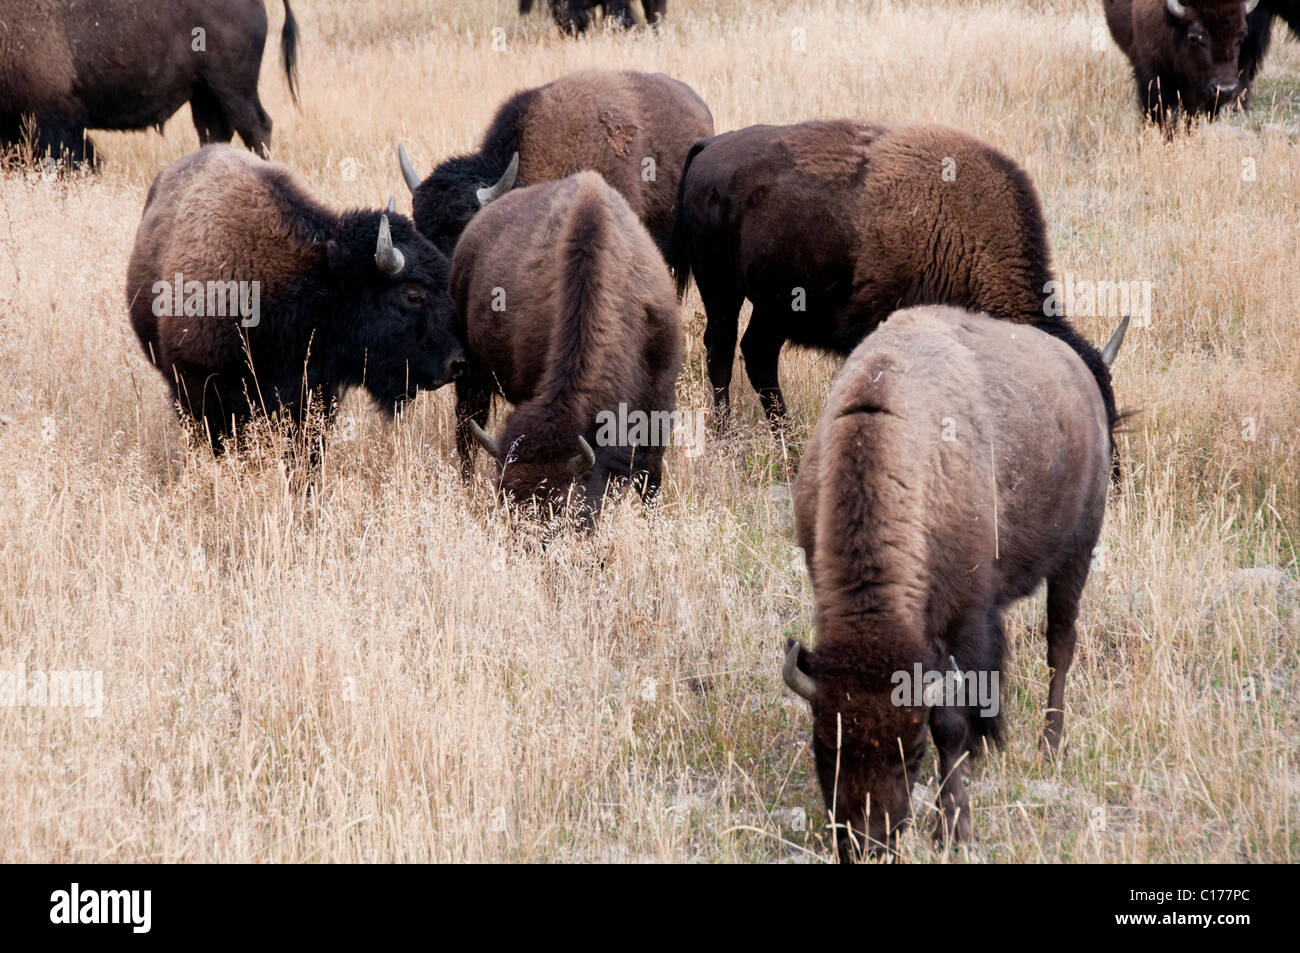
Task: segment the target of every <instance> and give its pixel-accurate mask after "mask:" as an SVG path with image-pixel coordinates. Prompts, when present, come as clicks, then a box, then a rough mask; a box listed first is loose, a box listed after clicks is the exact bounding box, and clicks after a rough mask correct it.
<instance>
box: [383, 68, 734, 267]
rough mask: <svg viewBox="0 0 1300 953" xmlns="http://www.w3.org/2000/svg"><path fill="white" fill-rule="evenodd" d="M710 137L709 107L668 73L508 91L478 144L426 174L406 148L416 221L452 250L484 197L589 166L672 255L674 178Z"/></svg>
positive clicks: (587, 73) (595, 76)
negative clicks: (417, 168)
mask: <svg viewBox="0 0 1300 953" xmlns="http://www.w3.org/2000/svg"><path fill="white" fill-rule="evenodd" d="M711 135H713V116H712V114H711V113H710V112H709V107H708V106H706V105H705V104H704V101H703V100H702V99H700V97H699V96H697V95H696V94H695V92H694V90H692V89H691V88H690V87H689V86H687V85H686V84H685V83H681V82H678V81H677V80H675V79H673V78H671V77H669V76H665V75H663V74H662V73H631V72H612V71H608V70H583V71H581V72H577V73H570V74H569V75H568V76H563V77H561V78H560V79H557V80H555V81H554V82H551V83H547V84H546V85H545V86H539V87H537V88H536V89H526V90H524V91H523V92H520V93H516V94H515V95H514V96H512V97H510V99H508V100H507V101H506V102H505V104H504V105H502V106H501V108H500V109H498V110H497V114H496V117H495V118H494V119H493V120H492V124H491V125H490V126H489V127H488V130H487V133H486V135H484V137H483V144H482V146H481V147H480V149H479V151H478V152H476V153H473V154H471V155H463V156H458V157H456V158H453V159H448V160H447V161H445V162H443V163H441V164H439V165H438V167H437V168H435V169H434V170H433V173H432V174H431V175H430V176H429V177H428V178H427V179H425V180H424V182H423V183H421V181H420V177H419V175H418V174H416V172H415V169H414V168H413V167H412V166H411V163H410V161H409V160H408V159H407V158H406V153H405V150H404V149H399V151H398V158H399V160H400V161H401V166H402V174H403V176H404V177H405V178H406V183H407V185H408V186H410V189H411V193H412V204H413V205H414V208H415V224H416V227H417V228H419V229H420V231H421V232H423V233H424V234H425V235H426V236H428V238H429V239H430V240H431V241H432V242H433V243H434V244H435V245H437V246H438V247H439V248H440V249H442V250H443V252H445V253H446V254H448V255H450V254H451V253H452V250H453V249H454V248H455V246H456V239H457V238H459V237H460V233H461V232H462V231H464V230H465V226H466V225H467V224H468V223H469V220H470V219H471V218H473V217H474V215H475V214H476V213H477V212H478V210H479V209H480V208H482V207H483V205H484V204H485V203H486V202H490V201H492V199H493V198H496V197H498V196H500V195H504V194H505V193H506V192H508V191H509V190H510V189H511V188H515V187H520V186H523V185H535V184H537V183H539V182H547V181H550V180H552V179H562V178H564V177H565V176H569V175H573V174H574V173H575V172H582V171H583V170H586V169H590V170H592V171H594V172H599V173H600V174H601V176H603V177H604V179H605V181H606V182H608V183H609V184H610V185H612V186H613V187H614V188H616V189H617V190H618V191H619V192H621V193H622V195H623V198H625V199H626V200H627V203H628V205H630V206H631V207H632V210H633V211H634V212H635V213H636V214H637V216H638V217H639V218H640V219H641V221H642V222H644V223H645V227H646V228H647V229H649V231H650V235H651V236H652V237H653V238H654V240H655V242H656V244H658V246H659V249H660V250H661V251H663V252H667V250H668V245H669V241H670V240H671V238H672V231H673V206H674V204H675V203H676V201H677V181H678V177H679V176H680V175H681V169H682V163H683V162H684V161H685V159H686V153H687V151H688V150H689V149H690V148H691V144H692V143H694V142H695V140H696V139H698V138H700V137H701V136H711Z"/></svg>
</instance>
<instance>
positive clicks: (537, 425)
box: [451, 172, 682, 520]
mask: <svg viewBox="0 0 1300 953" xmlns="http://www.w3.org/2000/svg"><path fill="white" fill-rule="evenodd" d="M451 291H452V297H453V298H454V299H455V301H456V305H457V307H458V309H459V314H460V315H461V318H462V320H463V322H464V326H463V329H462V333H463V336H464V340H465V342H466V347H467V352H468V358H469V368H468V369H467V371H466V373H465V374H464V375H462V376H461V377H460V378H458V379H457V381H456V397H457V409H456V414H457V418H458V421H459V426H458V430H457V445H458V447H459V450H460V453H461V459H462V464H463V466H464V467H465V470H466V475H467V476H468V475H469V473H470V472H471V471H472V457H471V454H472V452H473V444H472V443H471V439H472V440H476V441H477V442H478V443H480V444H481V445H482V446H483V448H484V449H485V450H487V452H488V453H489V454H491V456H492V458H493V461H494V463H495V465H496V472H497V476H498V479H499V480H500V483H501V486H502V487H503V488H504V489H505V490H507V491H509V492H510V493H511V494H512V495H513V496H514V497H515V498H516V499H517V500H519V501H520V502H523V503H532V502H537V503H543V504H557V505H558V506H560V507H570V506H571V508H572V511H575V512H578V513H582V514H585V516H586V517H587V518H588V520H589V519H590V518H591V517H592V516H593V515H594V514H595V513H597V512H598V511H599V508H600V504H601V498H602V496H603V494H604V492H605V489H606V486H607V484H608V483H609V482H610V481H611V480H615V481H620V482H621V481H623V480H631V481H634V483H635V484H637V486H636V489H637V490H638V491H639V492H641V493H642V494H643V495H645V496H647V497H649V496H652V495H653V494H654V492H655V490H656V489H657V487H658V485H659V481H660V477H661V471H662V466H663V455H664V449H665V446H666V444H667V441H668V430H667V428H668V424H669V421H670V417H671V415H672V411H673V409H674V406H675V403H676V392H675V384H676V380H677V372H678V370H679V369H680V367H681V362H682V341H681V326H680V323H679V319H678V314H677V299H676V296H675V295H674V294H673V285H672V279H671V278H670V277H669V275H668V270H667V268H666V267H665V266H664V263H663V259H662V258H661V257H660V256H659V253H658V252H657V251H656V250H655V247H654V243H653V242H652V241H651V240H650V236H649V235H648V234H646V230H645V229H644V228H643V227H642V226H641V224H640V223H639V222H638V221H637V218H636V216H635V215H634V214H633V212H632V209H631V208H630V207H629V206H628V204H627V202H626V201H625V200H624V199H623V197H622V196H621V195H620V194H619V193H618V192H616V191H615V190H614V189H612V188H610V187H609V186H608V185H607V184H606V183H605V181H604V180H603V179H601V177H600V176H599V175H597V174H595V173H593V172H582V173H579V174H578V175H575V176H571V177H569V178H566V179H561V180H559V181H556V182H547V183H543V184H541V185H535V186H532V187H531V188H527V189H520V190H518V191H515V192H512V193H510V194H509V195H507V196H505V197H504V198H502V199H500V200H498V201H496V202H494V203H492V204H491V205H490V206H488V207H487V208H486V209H484V210H483V212H482V214H480V215H479V216H477V217H476V218H475V219H474V221H473V222H472V223H470V226H469V228H468V229H466V230H465V234H464V236H463V237H462V238H461V241H460V244H459V245H457V247H456V255H455V257H454V259H453V260H452V269H451ZM494 392H498V393H501V394H503V395H504V396H505V398H506V400H508V401H510V403H512V404H514V405H515V410H514V412H513V413H511V415H510V417H509V418H508V419H507V420H506V422H505V426H504V427H502V428H501V429H500V432H499V433H498V434H497V436H496V437H491V436H489V435H488V433H487V432H486V431H485V430H484V429H483V428H484V427H485V426H486V424H487V416H488V411H489V409H490V405H491V399H492V394H493V393H494ZM602 415H615V416H618V417H620V418H621V419H626V420H636V419H639V420H641V421H642V422H643V423H645V424H647V426H644V427H641V428H639V432H634V430H633V428H627V431H626V432H625V433H619V432H617V431H616V430H615V429H614V428H608V427H602V426H600V425H599V424H600V421H599V420H598V418H599V417H601V416H602ZM570 496H572V497H574V499H572V500H570V499H569V497H570Z"/></svg>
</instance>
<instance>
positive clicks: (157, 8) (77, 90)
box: [0, 0, 297, 163]
mask: <svg viewBox="0 0 1300 953" xmlns="http://www.w3.org/2000/svg"><path fill="white" fill-rule="evenodd" d="M284 12H285V24H284V30H283V32H282V34H281V51H282V54H283V56H284V68H285V76H286V79H287V80H288V82H289V91H290V93H291V94H292V95H293V97H294V99H295V101H296V100H297V80H296V72H295V61H296V56H297V25H296V23H295V21H294V17H293V13H292V11H291V10H290V8H289V2H288V0H284ZM196 28H202V29H204V30H205V31H206V36H205V38H204V44H203V45H204V46H205V49H202V50H196V49H195V48H194V46H195V39H194V37H193V34H192V31H193V30H195V29H196ZM265 42H266V9H265V7H264V6H263V4H262V0H169V2H167V3H141V2H140V0H95V2H93V3H90V2H85V0H0V147H4V146H12V145H14V144H16V143H18V142H19V141H20V140H21V138H22V136H23V134H24V131H25V130H24V124H25V121H26V122H30V121H34V122H35V132H36V135H35V141H34V143H33V146H34V148H35V151H36V153H37V154H38V155H44V154H46V153H48V154H50V155H52V156H54V157H55V158H60V157H66V158H67V159H69V160H71V161H73V162H80V161H83V160H84V161H88V162H92V163H93V162H94V158H95V156H94V149H93V147H92V146H91V145H90V143H89V142H88V141H87V140H86V138H85V131H86V130H87V129H145V128H148V127H149V126H157V127H159V128H161V127H162V124H163V123H165V122H166V121H167V119H168V118H169V117H170V116H171V115H172V114H173V113H174V112H176V110H177V109H179V108H180V107H181V106H183V105H184V104H185V103H186V102H189V103H190V106H191V110H192V112H193V115H194V126H195V128H196V129H197V130H198V133H199V141H200V142H202V143H208V142H229V141H230V139H231V137H232V136H233V135H234V133H235V132H238V133H239V135H240V137H241V138H242V139H243V140H244V143H245V145H247V146H248V147H249V148H250V149H255V150H256V151H257V152H259V153H261V154H263V155H265V154H266V153H267V150H268V149H269V148H270V145H271V119H270V117H269V116H267V114H266V111H265V110H264V109H263V108H262V104H261V102H260V101H259V100H258V96H257V77H258V71H259V70H260V68H261V64H262V47H263V45H264V44H265Z"/></svg>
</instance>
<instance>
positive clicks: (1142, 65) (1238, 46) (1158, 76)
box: [1106, 0, 1259, 135]
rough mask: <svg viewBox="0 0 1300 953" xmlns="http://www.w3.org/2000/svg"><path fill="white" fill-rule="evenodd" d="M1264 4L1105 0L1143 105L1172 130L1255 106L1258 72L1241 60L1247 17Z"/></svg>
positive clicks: (1108, 19)
mask: <svg viewBox="0 0 1300 953" xmlns="http://www.w3.org/2000/svg"><path fill="white" fill-rule="evenodd" d="M1258 3H1259V0H1244V2H1243V0H1106V23H1107V25H1108V26H1109V27H1110V35H1111V36H1112V37H1114V39H1115V43H1116V45H1118V46H1119V48H1120V49H1121V50H1123V51H1124V55H1125V56H1127V57H1128V58H1129V62H1130V63H1132V64H1133V78H1134V80H1135V81H1136V83H1137V94H1138V104H1139V106H1140V107H1141V108H1142V109H1143V110H1144V111H1145V113H1146V115H1147V117H1148V118H1149V119H1150V120H1151V121H1153V122H1155V123H1156V124H1158V125H1159V126H1161V127H1162V128H1163V129H1164V130H1165V131H1166V133H1167V134H1169V135H1172V134H1173V132H1174V130H1175V129H1176V128H1177V126H1178V124H1179V123H1180V122H1190V121H1191V119H1192V118H1193V117H1194V116H1196V115H1198V114H1206V115H1209V116H1210V117H1213V116H1215V115H1217V114H1218V112H1219V110H1221V109H1224V108H1226V107H1229V106H1232V105H1233V104H1236V103H1238V102H1240V103H1241V104H1242V105H1243V106H1244V107H1249V105H1250V84H1249V80H1250V79H1251V78H1253V75H1254V72H1253V69H1252V70H1251V73H1250V76H1249V77H1246V76H1243V74H1242V71H1241V68H1240V65H1239V61H1240V59H1241V53H1242V41H1243V40H1245V38H1246V16H1247V14H1249V13H1251V11H1252V10H1254V9H1255V7H1256V5H1257V4H1258ZM1256 42H1257V41H1256ZM1257 65H1258V57H1256V66H1257Z"/></svg>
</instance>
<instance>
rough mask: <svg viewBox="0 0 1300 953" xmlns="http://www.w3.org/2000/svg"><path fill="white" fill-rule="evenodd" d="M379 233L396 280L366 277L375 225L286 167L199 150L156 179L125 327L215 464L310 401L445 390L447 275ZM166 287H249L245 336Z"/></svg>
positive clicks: (377, 274)
mask: <svg viewBox="0 0 1300 953" xmlns="http://www.w3.org/2000/svg"><path fill="white" fill-rule="evenodd" d="M387 220H388V222H389V227H390V229H391V234H392V241H393V244H394V246H395V247H396V248H397V249H398V251H399V252H400V253H401V254H402V256H403V257H404V259H405V267H404V269H403V270H402V271H401V272H400V273H398V274H396V275H389V274H385V273H382V272H381V271H380V269H379V267H378V266H377V264H376V260H375V255H376V250H377V241H378V234H379V230H380V223H381V214H380V213H379V212H369V211H355V212H345V213H342V214H339V213H336V212H334V211H331V210H330V209H327V208H325V207H324V206H322V205H321V204H319V203H318V202H317V201H316V200H315V199H313V198H312V197H311V196H310V195H309V194H308V192H307V190H306V187H305V186H304V185H303V183H302V182H301V181H300V180H299V179H298V177H297V176H296V175H295V174H294V173H293V172H292V171H291V170H290V169H288V168H287V167H285V166H282V165H277V164H274V163H270V162H266V161H264V160H262V159H259V158H257V157H256V156H254V155H252V154H251V153H248V152H244V151H243V150H240V149H235V148H233V147H230V146H208V147H206V148H204V149H202V150H200V151H199V152H196V153H194V154H192V155H189V156H186V157H185V158H183V159H178V160H177V161H176V162H173V163H172V164H171V165H170V166H168V167H167V168H166V169H164V170H163V171H162V172H160V173H159V174H158V177H157V178H156V179H155V180H154V182H153V185H152V186H151V187H150V189H149V197H148V200H147V202H146V205H145V210H144V215H143V216H142V218H141V221H140V226H139V229H138V230H137V232H136V240H135V248H134V250H133V251H132V254H131V262H130V266H129V268H128V270H127V303H128V306H129V308H130V312H131V324H132V326H133V327H134V328H135V332H136V335H137V336H138V337H139V339H140V344H141V347H142V348H143V349H144V351H145V354H146V356H148V357H149V359H150V360H151V361H153V362H154V363H155V364H156V365H157V366H158V368H159V370H160V371H162V373H163V376H164V377H166V378H167V380H168V383H169V384H171V386H172V390H173V393H174V395H175V397H176V399H177V400H178V401H179V402H180V404H181V406H182V408H183V409H184V410H186V411H187V412H188V413H190V414H191V415H192V416H194V417H195V418H196V419H198V420H201V421H203V422H204V423H205V424H206V426H207V430H208V435H209V438H210V439H211V440H212V442H213V446H214V448H215V449H220V441H221V438H223V437H224V436H226V435H228V434H230V433H231V432H232V431H233V429H234V428H235V426H236V425H237V424H238V423H239V422H240V421H243V420H246V419H247V418H248V417H249V416H250V415H251V414H253V413H255V412H259V411H266V412H272V411H276V410H280V409H287V410H290V411H291V412H292V413H293V414H294V416H295V417H296V416H298V415H299V414H300V412H301V410H302V408H303V403H304V399H305V398H306V397H307V395H308V394H311V395H313V396H315V397H317V398H319V399H320V400H321V401H322V402H323V404H324V406H325V407H326V408H329V407H330V406H332V404H333V401H334V398H335V397H337V396H338V394H339V393H340V392H341V391H342V390H343V389H345V388H347V387H351V386H362V385H364V386H365V387H366V388H367V389H368V390H369V391H370V393H371V394H372V395H373V396H374V397H375V398H376V400H378V401H379V402H380V404H381V405H383V406H385V407H386V408H387V409H388V410H389V411H390V412H391V410H392V409H393V407H394V406H395V405H396V404H399V403H400V402H401V401H403V400H406V399H408V398H410V397H413V396H415V393H416V392H417V390H419V389H433V388H436V387H439V386H441V385H442V384H444V383H446V382H447V381H448V380H449V379H450V377H451V375H452V373H453V371H454V370H455V369H456V366H457V365H458V363H459V362H460V360H461V347H460V344H459V342H458V340H457V339H456V337H455V331H454V328H453V314H454V309H453V307H452V303H451V300H450V298H449V297H448V295H447V276H448V271H449V267H450V266H449V263H448V262H447V259H446V258H445V257H444V256H443V255H442V254H440V253H439V252H438V251H437V249H435V248H434V247H433V246H432V245H430V244H429V243H428V242H427V241H426V240H425V239H423V238H422V237H421V236H420V235H419V233H418V232H416V230H415V227H414V226H413V225H412V224H411V223H410V221H409V220H407V219H405V218H402V217H401V216H398V215H396V214H390V215H389V216H388V217H387ZM177 275H180V276H182V279H183V280H182V282H181V283H182V285H183V286H185V287H186V288H187V289H188V288H189V287H190V283H191V282H198V283H202V284H203V285H206V284H207V283H208V282H218V281H219V282H241V281H243V282H248V283H250V288H251V283H252V282H257V283H258V288H259V291H258V299H259V312H260V313H259V315H258V316H257V320H256V322H255V323H251V325H250V326H247V327H245V326H243V325H242V322H241V318H242V317H243V316H242V315H240V314H229V313H228V314H226V315H225V316H221V315H219V314H214V313H208V303H207V300H206V298H203V299H197V300H199V301H200V303H201V304H202V308H201V310H202V311H203V312H204V313H175V308H174V307H171V308H170V309H169V308H167V307H165V305H166V304H167V302H165V301H162V299H163V298H165V297H166V296H167V295H169V294H171V293H173V292H172V290H171V287H163V284H161V283H166V284H167V285H169V286H175V284H176V283H177V282H176V276H177ZM160 304H162V305H164V307H161V308H160V307H159V306H160ZM167 310H171V311H172V312H173V313H170V314H168V313H159V312H160V311H162V312H166V311H167ZM214 310H215V309H214ZM247 320H250V321H251V319H247Z"/></svg>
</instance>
